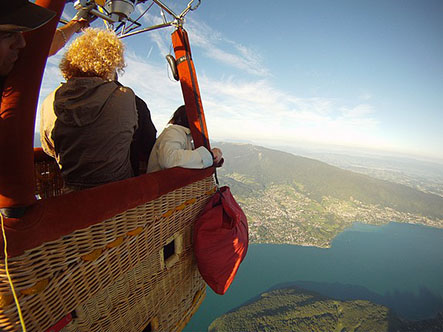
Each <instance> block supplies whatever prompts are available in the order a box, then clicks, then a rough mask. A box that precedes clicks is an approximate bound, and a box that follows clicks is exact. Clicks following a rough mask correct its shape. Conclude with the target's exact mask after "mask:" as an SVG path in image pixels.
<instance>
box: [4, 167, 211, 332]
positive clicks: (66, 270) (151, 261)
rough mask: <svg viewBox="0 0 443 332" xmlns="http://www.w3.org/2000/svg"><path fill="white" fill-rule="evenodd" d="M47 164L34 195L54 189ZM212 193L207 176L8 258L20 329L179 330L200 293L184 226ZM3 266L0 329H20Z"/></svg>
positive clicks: (53, 172)
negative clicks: (61, 324) (20, 314)
mask: <svg viewBox="0 0 443 332" xmlns="http://www.w3.org/2000/svg"><path fill="white" fill-rule="evenodd" d="M46 163H47V162H46ZM37 164H38V163H37ZM53 166H54V165H43V164H42V165H36V170H37V171H38V172H40V176H38V177H37V184H36V187H37V194H39V195H40V196H41V197H51V196H55V195H57V194H59V193H60V186H61V184H62V182H61V177H60V176H59V174H57V171H58V169H57V168H55V169H54V168H53ZM51 182H52V183H51ZM214 191H215V184H214V180H213V177H212V176H210V177H207V178H206V179H203V180H200V181H197V182H194V183H192V184H190V185H187V186H185V187H182V188H179V189H177V190H174V191H172V192H169V193H167V194H165V195H163V196H161V197H159V198H157V199H155V200H152V201H149V202H147V203H145V204H142V205H140V206H137V207H135V208H132V209H129V210H127V211H125V212H123V213H120V214H118V215H116V216H114V217H113V218H110V219H108V220H105V221H103V222H100V223H97V224H94V225H92V226H90V227H88V228H86V229H80V230H77V231H75V232H74V233H72V234H69V235H68V236H64V237H62V238H60V239H58V240H57V241H52V242H47V243H44V244H43V245H41V246H39V247H37V248H34V249H32V250H28V251H26V252H25V253H24V254H23V255H21V256H18V257H14V258H12V259H10V260H9V270H10V273H11V277H12V280H13V281H14V286H15V288H16V291H18V295H19V301H20V306H21V309H22V312H23V315H24V320H25V323H26V327H27V329H28V331H46V330H47V329H48V328H50V327H52V326H54V325H55V324H56V323H57V322H59V321H60V320H62V319H64V318H65V319H66V318H67V317H71V316H72V317H73V319H72V321H71V322H70V323H69V324H68V325H66V326H65V327H64V328H63V330H62V331H66V332H68V331H88V332H93V331H100V332H107V331H119V332H120V331H125V332H130V331H137V332H140V331H143V330H146V331H180V330H181V329H182V328H183V327H184V326H185V325H186V323H187V322H188V321H189V319H190V317H191V316H192V314H193V313H194V312H195V311H196V310H197V308H198V306H199V305H200V303H201V301H202V300H203V298H204V296H205V284H204V282H203V280H202V279H201V277H200V275H199V272H198V269H197V266H196V263H195V260H194V257H193V254H192V228H193V222H194V220H195V218H196V216H197V215H198V214H199V213H200V211H201V210H202V209H203V207H204V206H205V204H206V202H207V201H208V199H209V198H210V197H211V195H212V194H213V193H214ZM61 222H62V221H61ZM3 263H4V262H2V263H1V264H0V330H1V331H21V326H20V324H19V320H18V314H17V309H16V306H15V303H14V301H13V300H12V296H11V291H10V287H9V284H8V282H7V279H6V276H5V270H4V264H3ZM67 315H68V316H67Z"/></svg>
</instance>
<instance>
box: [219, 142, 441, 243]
mask: <svg viewBox="0 0 443 332" xmlns="http://www.w3.org/2000/svg"><path fill="white" fill-rule="evenodd" d="M218 146H219V147H220V148H221V149H222V150H223V154H224V157H225V164H224V165H223V167H222V168H221V169H219V171H218V173H219V175H220V181H221V183H225V184H228V185H229V186H230V187H231V189H232V192H233V193H234V195H235V196H236V197H237V198H238V200H239V202H240V203H241V204H242V206H243V207H244V209H245V210H246V214H247V215H248V217H249V219H250V221H251V222H250V226H251V230H252V232H251V235H252V237H251V238H252V242H259V243H292V244H302V245H315V246H320V247H327V246H329V245H330V241H331V240H332V238H333V237H335V235H337V234H338V233H339V232H340V231H342V230H343V229H345V228H347V227H349V226H350V224H351V223H352V222H355V221H360V222H366V223H371V224H381V223H386V222H390V221H399V222H410V223H418V224H424V225H428V226H432V227H443V198H442V197H440V196H438V195H435V194H430V193H424V192H422V191H419V190H416V189H413V188H411V187H408V186H405V185H402V184H397V183H393V182H389V181H386V180H380V179H375V178H372V177H369V176H367V175H364V174H359V173H354V172H351V171H348V170H344V169H341V168H338V167H335V166H331V165H328V164H326V163H324V162H321V161H318V160H315V159H310V158H307V157H301V156H296V155H293V154H290V153H287V152H282V151H277V150H273V149H269V148H265V147H260V146H255V145H252V144H233V143H219V144H218ZM283 224H284V225H283ZM276 227H277V230H276V229H275V228H276ZM291 229H292V230H293V231H292V234H287V233H288V232H289V233H291ZM279 231H280V233H282V232H283V233H286V238H284V237H285V236H283V237H282V235H281V234H280V235H279V234H278V232H279ZM270 233H272V234H270ZM289 235H291V236H289ZM300 236H301V237H302V238H304V239H302V240H301V239H300Z"/></svg>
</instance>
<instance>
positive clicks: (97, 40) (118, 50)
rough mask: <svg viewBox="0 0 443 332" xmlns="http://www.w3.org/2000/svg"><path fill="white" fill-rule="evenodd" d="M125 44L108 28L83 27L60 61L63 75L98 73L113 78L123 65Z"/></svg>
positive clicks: (85, 75) (70, 76) (96, 75)
mask: <svg viewBox="0 0 443 332" xmlns="http://www.w3.org/2000/svg"><path fill="white" fill-rule="evenodd" d="M123 52H124V45H123V43H122V41H121V40H120V39H119V38H118V37H117V35H116V34H115V33H114V32H112V31H108V30H101V29H92V28H89V29H86V30H85V32H84V34H83V35H81V36H80V37H78V38H77V39H76V40H74V41H73V43H72V44H71V46H70V47H69V48H68V50H67V51H66V53H65V54H64V56H63V58H62V60H61V62H60V70H61V71H62V74H63V76H64V78H65V79H67V80H68V79H70V78H72V77H101V78H103V79H110V80H111V79H113V78H114V75H115V73H116V72H117V71H118V72H121V71H122V70H123V68H124V66H125V60H124V57H123Z"/></svg>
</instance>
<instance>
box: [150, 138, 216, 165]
mask: <svg viewBox="0 0 443 332" xmlns="http://www.w3.org/2000/svg"><path fill="white" fill-rule="evenodd" d="M185 147H186V135H183V136H178V135H177V134H176V132H173V131H169V132H168V133H166V135H165V137H163V138H162V142H161V143H160V145H159V149H158V162H159V164H160V167H161V168H163V169H165V168H172V167H177V166H179V167H184V168H206V167H209V166H212V164H213V159H212V155H211V153H210V152H209V151H208V150H207V149H206V148H205V147H203V146H201V147H198V148H197V149H195V150H186V149H185Z"/></svg>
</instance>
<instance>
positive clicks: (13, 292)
mask: <svg viewBox="0 0 443 332" xmlns="http://www.w3.org/2000/svg"><path fill="white" fill-rule="evenodd" d="M0 219H1V225H2V235H3V243H4V245H5V246H4V255H5V272H6V277H7V278H8V282H9V286H11V291H12V296H13V297H14V301H15V305H16V306H17V312H18V318H19V320H20V324H21V326H22V330H23V332H26V325H25V320H24V319H23V315H22V310H21V308H20V302H19V301H18V298H17V294H16V293H15V289H14V284H13V283H12V279H11V275H10V274H9V266H8V242H7V241H6V232H5V224H4V220H3V215H2V214H1V213H0Z"/></svg>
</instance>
